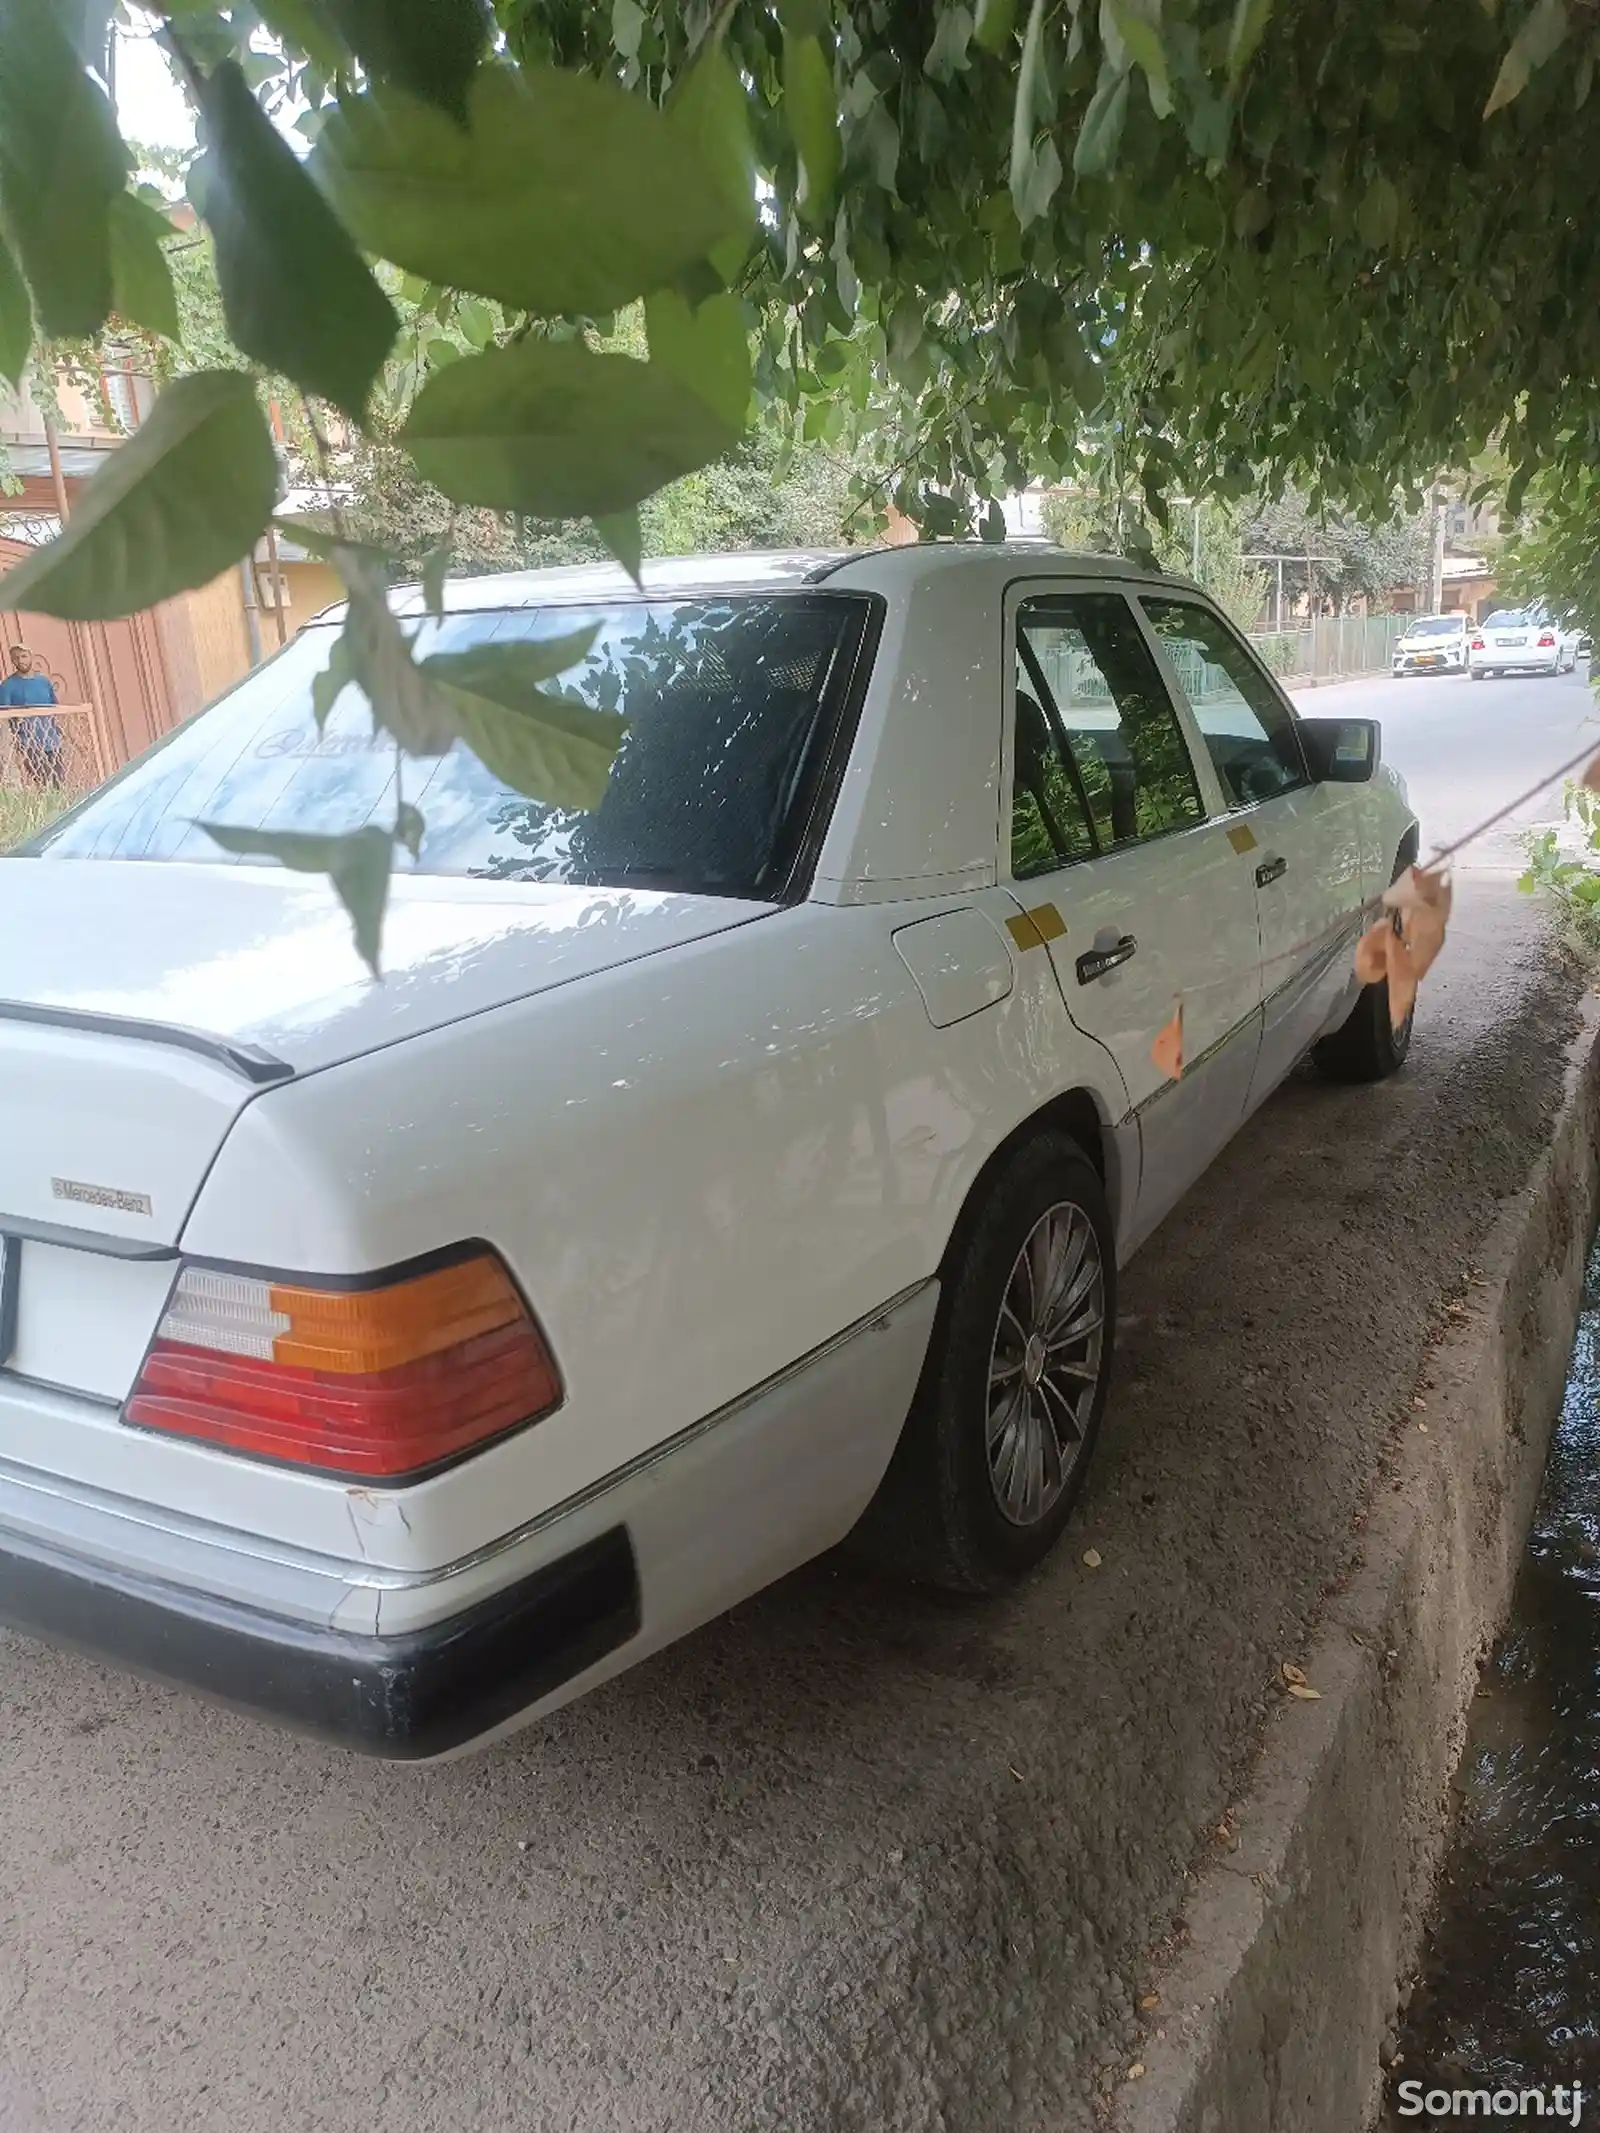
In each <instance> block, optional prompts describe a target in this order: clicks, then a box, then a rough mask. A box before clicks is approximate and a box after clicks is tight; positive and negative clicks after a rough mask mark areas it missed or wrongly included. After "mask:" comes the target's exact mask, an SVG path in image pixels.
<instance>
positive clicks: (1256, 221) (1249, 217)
mask: <svg viewBox="0 0 1600 2133" xmlns="http://www.w3.org/2000/svg"><path fill="white" fill-rule="evenodd" d="M1271 221H1272V202H1271V201H1270V200H1269V199H1268V198H1267V196H1266V194H1265V193H1264V192H1263V191H1262V190H1261V188H1260V186H1259V185H1249V186H1246V188H1245V190H1244V191H1243V192H1242V193H1241V194H1240V195H1239V197H1238V199H1237V200H1236V201H1235V202H1234V208H1233V233H1234V235H1235V236H1236V237H1239V238H1242V239H1243V240H1244V241H1245V242H1246V243H1248V242H1249V240H1250V239H1251V238H1252V237H1259V236H1260V235H1261V232H1262V231H1263V230H1264V229H1266V228H1267V227H1268V225H1269V224H1270V223H1271Z"/></svg>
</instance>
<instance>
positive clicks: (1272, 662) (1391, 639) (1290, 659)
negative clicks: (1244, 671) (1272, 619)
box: [1250, 615, 1411, 681]
mask: <svg viewBox="0 0 1600 2133" xmlns="http://www.w3.org/2000/svg"><path fill="white" fill-rule="evenodd" d="M1410 620H1411V617H1410V616H1409V615H1325V616H1323V617H1321V618H1320V619H1319V620H1317V621H1315V622H1310V623H1307V624H1306V626H1305V627H1304V628H1303V629H1294V630H1252V631H1251V633H1250V641H1251V643H1252V644H1253V645H1254V646H1255V648H1256V651H1257V652H1258V653H1259V655H1260V656H1261V658H1262V659H1263V660H1264V661H1265V663H1266V664H1267V665H1268V666H1269V667H1270V668H1271V669H1272V671H1273V673H1274V674H1276V675H1278V676H1279V678H1280V679H1281V680H1283V681H1327V680H1331V679H1333V678H1334V677H1336V676H1339V675H1356V674H1387V673H1388V671H1389V669H1390V668H1391V666H1392V665H1393V664H1394V648H1395V646H1396V645H1397V644H1398V643H1399V641H1400V639H1401V638H1402V637H1403V636H1404V634H1405V631H1406V627H1407V625H1408V623H1409V622H1410Z"/></svg>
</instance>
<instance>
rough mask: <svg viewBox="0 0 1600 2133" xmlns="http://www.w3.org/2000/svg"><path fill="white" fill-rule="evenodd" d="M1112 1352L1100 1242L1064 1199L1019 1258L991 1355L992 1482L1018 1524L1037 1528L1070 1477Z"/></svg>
mask: <svg viewBox="0 0 1600 2133" xmlns="http://www.w3.org/2000/svg"><path fill="white" fill-rule="evenodd" d="M1104 1353H1105V1268H1104V1265H1103V1263H1102V1260H1101V1255H1100V1240H1099V1238H1098V1237H1097V1235H1096V1234H1095V1230H1094V1226H1093V1224H1092V1223H1091V1222H1090V1220H1089V1218H1088V1216H1087V1215H1086V1214H1085V1213H1084V1211H1083V1209H1082V1208H1081V1207H1079V1206H1077V1205H1076V1204H1075V1203H1074V1202H1072V1201H1070V1200H1063V1201H1060V1202H1059V1203H1058V1204H1057V1205H1056V1206H1054V1207H1052V1208H1049V1209H1047V1210H1046V1212H1045V1213H1044V1214H1042V1215H1041V1216H1040V1217H1039V1219H1038V1221H1037V1222H1036V1223H1035V1224H1034V1225H1033V1228H1032V1229H1031V1230H1030V1231H1029V1233H1028V1236H1027V1239H1026V1241H1025V1242H1024V1244H1023V1247H1022V1249H1021V1251H1020V1252H1018V1254H1017V1256H1016V1259H1015V1261H1014V1263H1013V1265H1012V1268H1011V1274H1010V1278H1009V1279H1008V1280H1007V1282H1006V1287H1005V1293H1004V1295H1003V1297H1002V1298H1001V1302H1000V1315H999V1319H998V1321H997V1323H996V1325H995V1331H994V1339H993V1341H992V1343H991V1345H990V1350H989V1380H988V1415H987V1428H988V1464H989V1481H990V1485H991V1487H992V1488H993V1490H994V1499H995V1503H996V1504H997V1505H998V1507H999V1510H1000V1513H1001V1515H1002V1517H1004V1518H1006V1519H1008V1520H1009V1521H1010V1523H1011V1524H1012V1525H1014V1526H1032V1525H1037V1524H1038V1522H1039V1521H1040V1519H1042V1518H1044V1517H1046V1516H1047V1515H1048V1513H1049V1512H1050V1510H1051V1509H1052V1508H1053V1506H1054V1505H1055V1504H1056V1503H1057V1502H1058V1501H1059V1499H1060V1496H1061V1492H1062V1490H1063V1489H1065V1487H1066V1486H1067V1483H1068V1481H1069V1480H1070V1479H1071V1477H1072V1472H1073V1469H1074V1468H1075V1467H1076V1465H1077V1463H1078V1461H1079V1459H1080V1458H1081V1456H1082V1453H1083V1443H1084V1438H1085V1435H1086V1434H1087V1431H1088V1427H1089V1421H1090V1417H1091V1416H1092V1414H1093V1411H1094V1401H1095V1394H1096V1392H1097V1390H1098V1388H1099V1384H1100V1375H1101V1370H1102V1367H1103V1357H1104Z"/></svg>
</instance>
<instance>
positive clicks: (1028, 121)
mask: <svg viewBox="0 0 1600 2133" xmlns="http://www.w3.org/2000/svg"><path fill="white" fill-rule="evenodd" d="M1043 70H1044V0H1033V5H1032V7H1031V8H1030V9H1029V10H1028V27H1027V30H1026V32H1025V33H1024V36H1023V39H1022V64H1021V66H1020V67H1019V68H1018V70H1017V93H1016V97H1015V99H1014V100H1013V103H1012V106H1011V199H1012V204H1013V205H1014V206H1015V208H1016V210H1017V220H1018V221H1019V222H1020V223H1021V224H1022V226H1023V228H1024V229H1026V228H1027V226H1028V224H1029V223H1030V222H1031V221H1033V219H1034V218H1035V216H1036V215H1038V214H1039V213H1041V212H1042V209H1041V206H1040V203H1039V200H1038V191H1039V185H1038V175H1037V168H1036V166H1037V162H1038V157H1037V154H1036V152H1035V149H1034V145H1033V142H1034V133H1035V131H1036V127H1035V119H1036V115H1037V111H1038V103H1039V95H1040V89H1041V85H1042V79H1043ZM1059 168H1060V159H1059V157H1058V158H1057V169H1058V170H1059Z"/></svg>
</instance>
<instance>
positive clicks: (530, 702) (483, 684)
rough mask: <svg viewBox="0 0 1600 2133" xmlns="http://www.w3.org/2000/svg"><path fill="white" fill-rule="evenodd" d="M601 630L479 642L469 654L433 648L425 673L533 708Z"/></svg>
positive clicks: (507, 704) (509, 705)
mask: <svg viewBox="0 0 1600 2133" xmlns="http://www.w3.org/2000/svg"><path fill="white" fill-rule="evenodd" d="M599 634H600V630H599V626H598V625H597V624H596V625H593V626H591V627H590V628H588V629H582V630H568V631H567V632H566V634H565V635H564V636H560V637H521V638H515V639H512V640H509V641H502V642H499V643H491V644H476V645H473V646H471V647H470V649H468V650H467V651H465V652H430V653H429V655H428V657H427V658H426V659H424V660H422V661H421V662H420V665H421V670H422V672H423V673H424V674H427V675H431V676H433V677H434V678H436V679H437V680H439V681H443V682H448V683H449V685H450V687H451V688H453V689H465V690H466V691H467V693H468V694H469V695H471V696H486V697H488V698H489V700H490V702H491V703H497V704H500V705H501V706H502V707H503V708H504V709H506V710H508V711H522V710H531V709H535V708H537V707H539V706H541V705H542V704H543V703H544V701H545V699H544V698H543V697H542V696H541V695H540V694H539V691H540V689H541V688H542V687H543V686H544V684H545V683H546V682H547V681H554V680H556V678H557V677H558V676H559V675H562V674H566V673H568V672H570V670H571V669H572V668H573V667H576V666H581V665H582V664H583V662H584V660H586V659H587V658H588V656H589V654H590V653H591V652H592V651H593V649H594V641H595V639H596V637H598V636H599ZM620 737H621V736H620V734H619V736H618V738H619V739H620Z"/></svg>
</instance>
